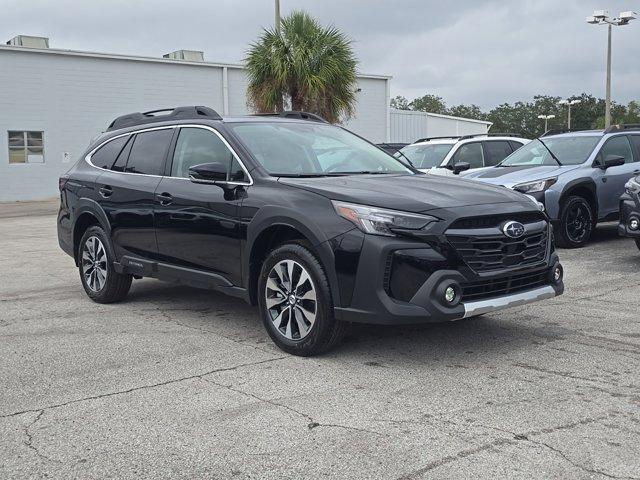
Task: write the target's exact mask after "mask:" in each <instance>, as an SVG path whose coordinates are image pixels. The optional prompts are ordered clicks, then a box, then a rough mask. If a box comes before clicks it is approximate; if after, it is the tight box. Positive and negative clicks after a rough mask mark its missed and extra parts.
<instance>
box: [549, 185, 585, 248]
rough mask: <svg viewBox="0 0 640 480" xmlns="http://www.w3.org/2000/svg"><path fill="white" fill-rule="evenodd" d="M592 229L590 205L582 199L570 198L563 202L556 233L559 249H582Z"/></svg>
mask: <svg viewBox="0 0 640 480" xmlns="http://www.w3.org/2000/svg"><path fill="white" fill-rule="evenodd" d="M593 229H594V215H593V212H592V210H591V205H589V202H587V200H586V199H585V198H584V197H579V196H571V197H569V198H567V200H566V201H564V202H563V204H562V208H561V210H560V222H559V223H558V231H557V232H556V241H557V244H558V246H559V247H564V248H580V247H584V246H585V245H586V244H587V242H588V241H589V239H590V238H591V234H592V233H593Z"/></svg>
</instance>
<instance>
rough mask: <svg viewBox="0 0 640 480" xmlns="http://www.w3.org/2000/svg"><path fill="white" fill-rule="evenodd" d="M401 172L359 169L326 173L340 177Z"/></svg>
mask: <svg viewBox="0 0 640 480" xmlns="http://www.w3.org/2000/svg"><path fill="white" fill-rule="evenodd" d="M398 173H401V172H380V171H377V170H376V171H373V170H359V171H357V172H329V173H325V175H326V176H327V177H334V176H336V177H339V176H341V175H392V174H398Z"/></svg>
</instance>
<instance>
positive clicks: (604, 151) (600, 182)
mask: <svg viewBox="0 0 640 480" xmlns="http://www.w3.org/2000/svg"><path fill="white" fill-rule="evenodd" d="M607 155H620V156H622V157H624V160H625V164H624V165H619V166H617V167H609V168H607V169H606V170H600V171H599V172H597V173H596V177H597V178H596V185H597V186H598V202H599V210H600V212H599V213H600V215H599V216H600V218H604V217H606V216H607V215H612V214H615V213H617V212H618V209H619V203H620V195H622V194H623V193H624V184H625V183H627V181H628V180H629V179H630V178H631V177H632V176H633V175H634V172H637V171H640V162H638V160H640V158H635V157H634V155H633V152H632V149H631V144H630V143H629V138H628V137H627V136H626V135H619V136H616V137H612V138H610V139H609V140H607V141H606V142H605V144H604V145H603V146H602V148H601V149H600V152H599V153H598V157H597V158H598V160H599V161H600V162H603V161H604V159H605V158H606V157H607Z"/></svg>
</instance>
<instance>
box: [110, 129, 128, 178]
mask: <svg viewBox="0 0 640 480" xmlns="http://www.w3.org/2000/svg"><path fill="white" fill-rule="evenodd" d="M133 137H134V135H131V136H130V137H128V138H127V144H126V145H125V146H124V148H123V149H122V150H120V154H119V155H118V158H116V161H115V162H113V166H112V167H111V170H113V171H114V172H124V169H125V167H126V166H127V160H129V153H131V146H132V145H133Z"/></svg>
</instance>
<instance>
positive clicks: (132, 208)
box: [96, 127, 174, 260]
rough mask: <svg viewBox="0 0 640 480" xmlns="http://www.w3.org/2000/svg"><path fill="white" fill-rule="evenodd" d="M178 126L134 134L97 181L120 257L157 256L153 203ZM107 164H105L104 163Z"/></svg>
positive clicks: (115, 246) (99, 196)
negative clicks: (175, 129) (175, 128)
mask: <svg viewBox="0 0 640 480" xmlns="http://www.w3.org/2000/svg"><path fill="white" fill-rule="evenodd" d="M173 133H174V127H160V128H154V129H150V130H147V131H143V132H139V133H137V134H132V135H131V136H130V138H129V139H128V141H127V143H126V145H125V146H124V147H123V149H122V151H121V152H120V153H119V155H118V157H117V159H116V161H115V162H114V163H113V164H112V165H111V168H110V169H109V170H107V171H105V172H104V173H103V174H102V175H100V177H98V179H97V181H96V189H97V191H98V197H97V198H98V203H99V204H100V205H101V206H102V209H103V210H104V212H105V213H106V215H107V218H108V220H109V223H110V226H111V240H112V243H113V246H114V249H115V254H116V258H118V260H120V259H121V258H122V256H123V255H128V256H133V257H141V258H149V259H153V258H156V257H157V254H158V246H157V243H156V236H155V228H154V224H153V204H154V194H155V190H156V187H157V186H158V184H159V183H160V179H161V178H162V173H163V171H164V165H165V161H166V156H167V151H168V149H169V144H170V143H171V138H172V136H173ZM103 167H104V165H103Z"/></svg>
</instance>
